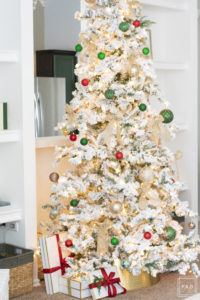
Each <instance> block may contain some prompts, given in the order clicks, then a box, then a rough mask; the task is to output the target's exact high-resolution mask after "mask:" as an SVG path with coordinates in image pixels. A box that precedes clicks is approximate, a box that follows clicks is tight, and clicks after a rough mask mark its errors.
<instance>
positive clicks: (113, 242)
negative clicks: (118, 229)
mask: <svg viewBox="0 0 200 300" xmlns="http://www.w3.org/2000/svg"><path fill="white" fill-rule="evenodd" d="M110 242H111V244H112V245H113V246H117V245H118V244H119V240H118V239H117V238H115V237H114V238H112V239H111V241H110Z"/></svg>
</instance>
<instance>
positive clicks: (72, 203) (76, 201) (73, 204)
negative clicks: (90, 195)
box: [70, 199, 79, 207]
mask: <svg viewBox="0 0 200 300" xmlns="http://www.w3.org/2000/svg"><path fill="white" fill-rule="evenodd" d="M78 202H79V201H78V200H76V199H73V200H71V202H70V205H71V206H73V207H77V206H78Z"/></svg>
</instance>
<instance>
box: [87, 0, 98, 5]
mask: <svg viewBox="0 0 200 300" xmlns="http://www.w3.org/2000/svg"><path fill="white" fill-rule="evenodd" d="M85 2H86V3H89V4H94V3H96V0H85Z"/></svg>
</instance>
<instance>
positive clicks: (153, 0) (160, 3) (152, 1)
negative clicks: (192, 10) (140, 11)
mask: <svg viewBox="0 0 200 300" xmlns="http://www.w3.org/2000/svg"><path fill="white" fill-rule="evenodd" d="M140 2H141V3H142V4H144V5H146V6H154V7H161V8H167V9H174V10H186V9H187V5H186V4H185V3H181V1H179V2H175V1H166V0H141V1H140Z"/></svg>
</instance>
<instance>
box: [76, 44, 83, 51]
mask: <svg viewBox="0 0 200 300" xmlns="http://www.w3.org/2000/svg"><path fill="white" fill-rule="evenodd" d="M75 49H76V52H81V51H82V50H83V47H82V45H81V44H77V45H76V47H75Z"/></svg>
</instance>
